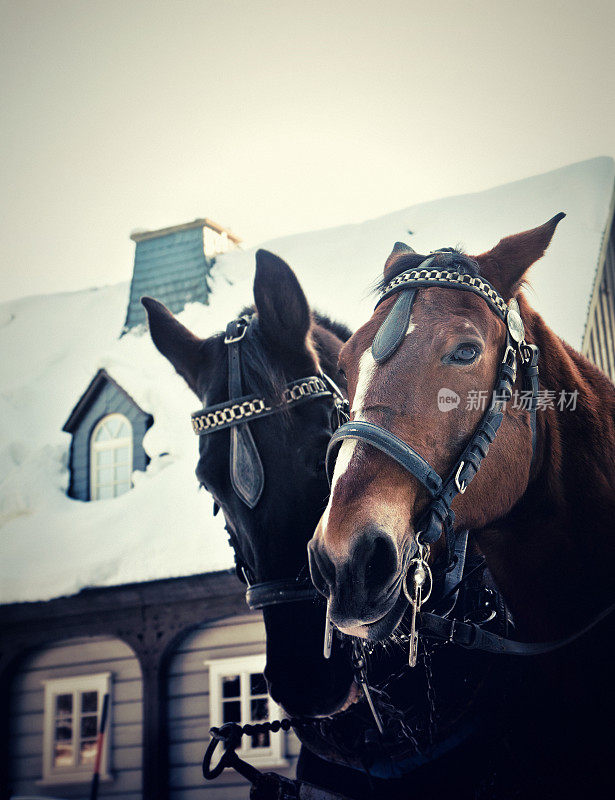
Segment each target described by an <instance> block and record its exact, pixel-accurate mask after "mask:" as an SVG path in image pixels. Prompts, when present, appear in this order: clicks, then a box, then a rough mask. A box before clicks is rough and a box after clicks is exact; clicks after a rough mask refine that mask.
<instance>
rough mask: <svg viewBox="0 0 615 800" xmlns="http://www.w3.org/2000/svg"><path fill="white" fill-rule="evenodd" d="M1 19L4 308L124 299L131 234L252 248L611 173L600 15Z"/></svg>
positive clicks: (240, 8) (384, 5)
mask: <svg viewBox="0 0 615 800" xmlns="http://www.w3.org/2000/svg"><path fill="white" fill-rule="evenodd" d="M0 10H1V14H2V16H1V20H2V22H1V25H0V30H1V33H0V37H1V41H0V45H1V46H0V81H1V97H0V102H1V110H0V118H1V123H0V176H1V185H2V196H1V199H2V209H1V215H0V224H1V225H2V235H1V236H0V269H1V275H2V281H1V286H0V299H8V298H12V297H16V296H19V295H23V294H33V293H37V294H38V293H42V292H51V291H64V290H71V289H78V288H82V287H85V286H95V285H101V284H105V283H115V282H118V281H122V280H128V279H129V278H130V275H131V269H132V256H133V248H134V245H133V243H132V242H131V241H130V240H129V238H128V237H129V234H130V232H131V230H133V229H135V228H150V229H151V228H158V227H164V226H168V225H173V224H176V223H181V222H186V221H188V220H192V219H194V218H195V217H199V216H208V217H210V218H212V219H214V220H216V221H218V222H220V223H222V224H223V225H226V226H228V227H230V228H231V229H232V230H233V231H234V232H235V233H237V234H238V235H239V236H241V237H242V238H244V239H245V240H246V242H247V243H249V244H253V243H256V242H259V241H263V240H266V239H269V238H271V237H274V236H279V235H283V234H287V233H294V232H297V231H304V230H309V229H315V228H323V227H329V226H334V225H339V224H342V223H345V222H357V221H360V220H363V219H366V218H370V217H375V216H379V215H381V214H384V213H386V212H387V211H392V210H395V209H399V208H403V207H405V206H408V205H411V204H413V203H417V202H421V201H423V200H428V199H432V198H437V197H441V196H444V195H450V194H461V193H466V192H472V191H477V190H480V189H484V188H487V187H490V186H494V185H497V184H500V183H505V182H508V181H511V180H515V179H517V178H523V177H526V176H528V175H533V174H536V173H539V172H545V171H547V170H549V169H553V168H556V167H559V166H562V165H564V164H568V163H571V162H573V161H579V160H582V159H586V158H590V157H593V156H596V155H615V104H614V102H613V100H614V98H615V58H614V55H613V53H614V50H615V48H614V45H613V41H614V32H615V30H614V28H615V26H614V22H615V3H613V2H612V0H608V1H605V2H596V0H584V1H583V2H575V1H574V0H572V1H571V2H555V1H554V0H551V1H549V2H545V0H533V1H532V2H526V0H515V1H514V2H497V0H489V1H488V2H482V0H481V1H477V2H463V1H462V0H457V1H456V2H437V0H436V1H434V0H431V2H425V0H421V1H420V2H415V0H405V1H404V2H393V1H391V0H379V1H378V2H361V0H352V1H351V2H335V0H326V1H325V2H320V0H318V1H317V2H315V0H308V2H306V0H303V1H302V2H295V0H285V2H260V1H259V0H241V2H232V1H231V2H229V1H228V0H216V1H215V2H209V0H175V1H174V2H171V0H167V2H158V1H157V0H146V1H144V2H141V0H121V1H120V2H116V1H115V0H104V2H98V1H97V0H87V1H86V0H82V1H77V0H10V1H9V2H7V1H6V0H0ZM462 236H463V232H460V238H462ZM378 266H379V265H375V271H376V270H377V268H378Z"/></svg>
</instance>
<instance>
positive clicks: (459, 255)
mask: <svg viewBox="0 0 615 800" xmlns="http://www.w3.org/2000/svg"><path fill="white" fill-rule="evenodd" d="M434 254H435V255H437V256H439V257H438V258H437V259H436V262H435V263H432V264H431V266H430V268H433V269H438V268H439V269H450V270H454V271H455V272H460V273H462V274H464V275H472V276H474V277H476V276H477V275H478V274H479V266H478V263H477V262H476V261H475V259H473V258H472V257H471V256H468V255H467V254H466V253H464V252H463V250H462V249H461V248H459V247H443V248H441V249H440V250H437V251H434V252H433V253H430V255H434ZM426 258H429V256H425V255H420V254H419V253H403V252H402V253H400V254H399V255H398V256H397V258H395V259H394V260H393V261H390V262H389V263H388V264H387V267H386V269H385V270H384V274H383V275H382V277H381V278H379V279H378V282H377V283H376V286H375V291H376V292H382V290H383V289H384V288H385V286H386V285H387V284H388V283H389V282H390V281H392V280H393V278H396V277H397V276H398V275H401V273H402V272H406V270H409V269H418V268H419V267H420V265H421V264H422V263H423V261H425V259H426Z"/></svg>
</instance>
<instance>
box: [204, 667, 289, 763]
mask: <svg viewBox="0 0 615 800" xmlns="http://www.w3.org/2000/svg"><path fill="white" fill-rule="evenodd" d="M204 663H205V666H206V667H208V669H209V721H210V725H211V726H216V727H219V726H220V725H222V724H223V723H222V678H223V677H225V676H228V675H239V679H240V692H241V697H240V701H241V724H242V725H245V724H246V723H247V722H250V721H251V720H250V674H251V673H255V672H263V671H264V669H265V654H264V653H259V654H258V655H253V656H240V657H238V658H220V659H216V660H211V661H205V662H204ZM267 699H268V700H269V720H270V721H273V720H275V719H282V709H281V708H280V706H278V705H277V704H276V703H274V701H273V700H272V699H271V696H270V695H267ZM269 737H270V738H269V747H267V748H264V747H256V748H253V747H251V746H250V737H249V736H244V737H243V738H242V740H241V747H238V748H237V755H238V756H240V758H243V759H245V760H246V761H248V762H249V763H250V764H253V765H254V766H257V767H258V766H268V767H273V766H276V767H285V766H288V761H287V759H286V758H285V757H284V743H285V739H284V732H283V731H281V730H280V731H278V732H277V733H273V732H270V734H269Z"/></svg>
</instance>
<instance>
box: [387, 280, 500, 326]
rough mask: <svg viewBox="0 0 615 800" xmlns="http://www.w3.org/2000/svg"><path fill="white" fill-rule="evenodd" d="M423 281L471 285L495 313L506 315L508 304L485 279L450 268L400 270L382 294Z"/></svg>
mask: <svg viewBox="0 0 615 800" xmlns="http://www.w3.org/2000/svg"><path fill="white" fill-rule="evenodd" d="M424 281H430V282H433V283H436V284H438V283H440V284H443V285H445V286H446V285H447V284H448V285H451V286H459V285H460V284H461V285H463V286H471V287H472V288H473V289H475V290H476V292H478V293H479V294H480V295H481V296H482V297H483V298H484V299H485V300H486V301H487V302H488V303H489V304H490V305H491V306H494V307H495V309H496V310H497V313H498V314H499V315H500V316H501V317H502V318H504V317H505V316H506V312H507V311H508V306H507V304H506V302H505V301H504V300H503V298H502V297H500V295H499V294H498V293H497V292H496V290H495V289H494V288H493V286H491V285H490V284H489V283H487V282H486V281H484V280H482V278H479V277H475V276H473V275H467V274H465V273H462V272H451V271H450V270H446V269H411V270H407V271H406V272H402V273H400V274H399V275H397V276H396V277H395V278H393V279H392V280H391V281H389V283H387V285H386V286H385V287H384V289H383V290H382V295H386V294H387V293H388V292H390V291H391V290H392V289H396V288H397V287H398V286H403V285H406V284H410V285H411V284H413V283H423V282H424Z"/></svg>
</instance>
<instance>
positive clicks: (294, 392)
mask: <svg viewBox="0 0 615 800" xmlns="http://www.w3.org/2000/svg"><path fill="white" fill-rule="evenodd" d="M332 396H334V395H333V391H332V389H331V387H329V385H328V383H327V381H326V379H325V378H322V377H319V376H317V375H312V376H310V377H309V378H300V379H299V380H297V381H291V382H290V383H287V384H286V388H285V389H284V392H283V394H282V402H281V403H279V404H278V405H269V404H268V402H267V400H265V398H263V397H259V396H258V395H256V394H249V395H245V396H244V397H235V398H233V399H231V400H227V401H226V403H219V404H218V405H215V406H209V408H205V409H202V410H201V411H195V412H194V414H192V430H193V431H194V432H195V433H196V435H197V436H202V435H203V434H205V433H213V432H214V431H221V430H223V429H224V428H230V427H232V426H233V425H239V424H241V423H242V422H248V421H252V420H254V419H261V418H262V417H268V416H270V415H271V414H276V413H278V412H280V411H281V410H282V409H283V408H284V405H286V406H292V405H296V404H297V403H301V402H302V401H304V400H315V399H318V398H320V397H332Z"/></svg>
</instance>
